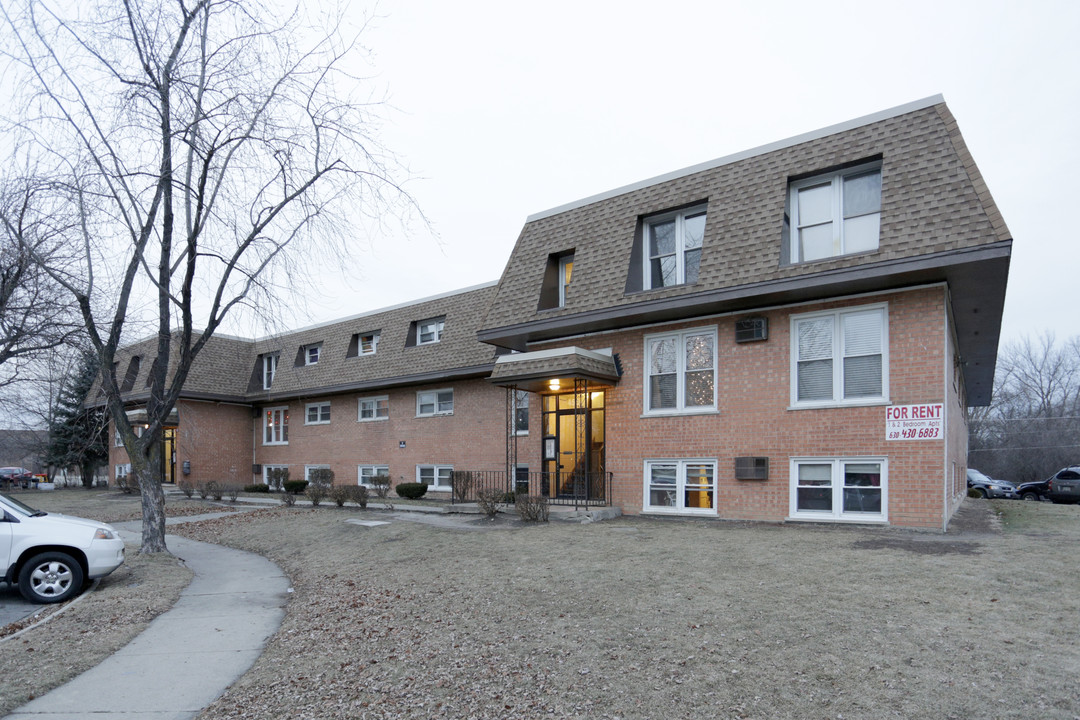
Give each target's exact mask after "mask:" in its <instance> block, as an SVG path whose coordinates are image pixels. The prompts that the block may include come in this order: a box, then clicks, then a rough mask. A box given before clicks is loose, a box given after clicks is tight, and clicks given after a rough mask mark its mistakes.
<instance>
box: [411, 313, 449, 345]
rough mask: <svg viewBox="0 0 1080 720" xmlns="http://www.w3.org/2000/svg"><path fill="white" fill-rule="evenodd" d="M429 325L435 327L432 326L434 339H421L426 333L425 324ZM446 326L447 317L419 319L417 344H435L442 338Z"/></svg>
mask: <svg viewBox="0 0 1080 720" xmlns="http://www.w3.org/2000/svg"><path fill="white" fill-rule="evenodd" d="M428 325H431V326H433V328H432V336H433V339H431V340H421V339H420V338H421V336H422V335H423V333H424V330H423V329H424V327H425V326H428ZM445 328H446V319H445V318H438V317H434V318H425V319H423V320H420V321H418V322H417V323H416V344H417V345H434V344H435V343H437V342H439V341H440V340H442V335H443V330H445Z"/></svg>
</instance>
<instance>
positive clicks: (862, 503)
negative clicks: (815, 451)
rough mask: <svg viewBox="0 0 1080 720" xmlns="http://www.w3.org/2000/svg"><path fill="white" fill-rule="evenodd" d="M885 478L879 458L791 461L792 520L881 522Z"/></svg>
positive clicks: (885, 499)
mask: <svg viewBox="0 0 1080 720" xmlns="http://www.w3.org/2000/svg"><path fill="white" fill-rule="evenodd" d="M887 475H888V473H887V463H886V460H885V458H882V457H867V458H860V457H854V458H793V459H792V460H791V483H790V484H791V508H790V514H791V517H792V518H806V519H809V520H856V521H861V522H875V521H876V522H881V521H884V520H886V519H887V518H888V492H887V490H888V481H887Z"/></svg>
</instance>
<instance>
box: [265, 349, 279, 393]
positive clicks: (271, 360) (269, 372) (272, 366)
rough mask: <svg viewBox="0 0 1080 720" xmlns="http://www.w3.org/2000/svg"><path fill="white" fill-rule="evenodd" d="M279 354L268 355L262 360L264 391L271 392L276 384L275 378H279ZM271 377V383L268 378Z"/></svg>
mask: <svg viewBox="0 0 1080 720" xmlns="http://www.w3.org/2000/svg"><path fill="white" fill-rule="evenodd" d="M278 357H279V356H278V354H277V353H267V354H266V355H263V359H262V387H263V390H269V389H270V388H271V387H272V386H273V384H274V378H275V377H276V376H277V366H278ZM268 377H269V381H268V380H267V378H268Z"/></svg>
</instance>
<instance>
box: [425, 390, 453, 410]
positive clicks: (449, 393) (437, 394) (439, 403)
mask: <svg viewBox="0 0 1080 720" xmlns="http://www.w3.org/2000/svg"><path fill="white" fill-rule="evenodd" d="M453 413H454V390H453V388H445V389H443V390H425V391H423V392H418V393H416V415H417V417H430V416H432V415H452V414H453Z"/></svg>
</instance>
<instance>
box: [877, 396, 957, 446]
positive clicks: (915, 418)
mask: <svg viewBox="0 0 1080 720" xmlns="http://www.w3.org/2000/svg"><path fill="white" fill-rule="evenodd" d="M944 407H945V406H944V405H943V404H942V403H926V404H922V405H891V406H889V407H887V408H885V439H886V440H940V439H942V438H943V437H945V412H944Z"/></svg>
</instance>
